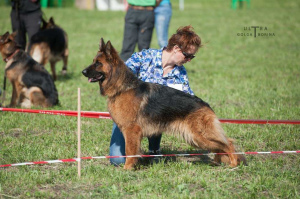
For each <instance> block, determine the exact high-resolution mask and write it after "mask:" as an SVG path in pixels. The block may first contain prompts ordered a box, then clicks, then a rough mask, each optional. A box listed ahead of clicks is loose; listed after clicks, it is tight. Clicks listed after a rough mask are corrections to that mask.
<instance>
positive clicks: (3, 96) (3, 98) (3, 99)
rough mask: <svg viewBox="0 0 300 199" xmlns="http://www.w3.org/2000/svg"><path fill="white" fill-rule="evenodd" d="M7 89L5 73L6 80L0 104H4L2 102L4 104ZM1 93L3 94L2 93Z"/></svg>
mask: <svg viewBox="0 0 300 199" xmlns="http://www.w3.org/2000/svg"><path fill="white" fill-rule="evenodd" d="M5 90H6V75H5V73H4V80H3V94H2V100H1V103H0V106H2V104H4V101H5ZM0 95H1V94H0Z"/></svg>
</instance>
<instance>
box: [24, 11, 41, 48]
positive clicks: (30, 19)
mask: <svg viewBox="0 0 300 199" xmlns="http://www.w3.org/2000/svg"><path fill="white" fill-rule="evenodd" d="M24 23H25V28H26V32H27V34H28V42H30V39H31V37H32V36H33V35H34V34H36V33H37V32H38V31H39V30H40V27H41V23H42V12H41V11H40V10H38V11H35V12H32V13H29V14H26V15H25V16H24Z"/></svg>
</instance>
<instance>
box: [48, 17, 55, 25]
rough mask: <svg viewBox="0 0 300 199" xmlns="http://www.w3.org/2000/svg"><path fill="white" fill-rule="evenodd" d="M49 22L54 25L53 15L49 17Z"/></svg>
mask: <svg viewBox="0 0 300 199" xmlns="http://www.w3.org/2000/svg"><path fill="white" fill-rule="evenodd" d="M49 23H51V24H52V25H55V23H54V19H53V17H50V19H49Z"/></svg>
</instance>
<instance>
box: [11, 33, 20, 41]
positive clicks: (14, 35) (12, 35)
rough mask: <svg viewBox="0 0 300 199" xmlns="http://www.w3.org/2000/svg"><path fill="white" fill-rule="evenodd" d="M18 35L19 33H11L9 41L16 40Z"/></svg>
mask: <svg viewBox="0 0 300 199" xmlns="http://www.w3.org/2000/svg"><path fill="white" fill-rule="evenodd" d="M17 33H18V31H15V32H13V33H11V34H10V35H9V39H10V40H12V41H13V40H14V39H15V37H16V35H17Z"/></svg>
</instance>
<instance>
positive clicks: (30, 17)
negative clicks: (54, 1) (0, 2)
mask: <svg viewBox="0 0 300 199" xmlns="http://www.w3.org/2000/svg"><path fill="white" fill-rule="evenodd" d="M11 6H12V9H11V13H10V18H11V25H12V30H13V32H15V31H18V32H17V37H16V41H17V43H18V44H19V45H20V46H21V47H22V49H23V50H25V48H26V33H27V34H28V41H30V38H31V37H32V35H34V34H35V33H37V32H38V31H39V30H40V26H41V22H42V10H41V4H40V0H11Z"/></svg>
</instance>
